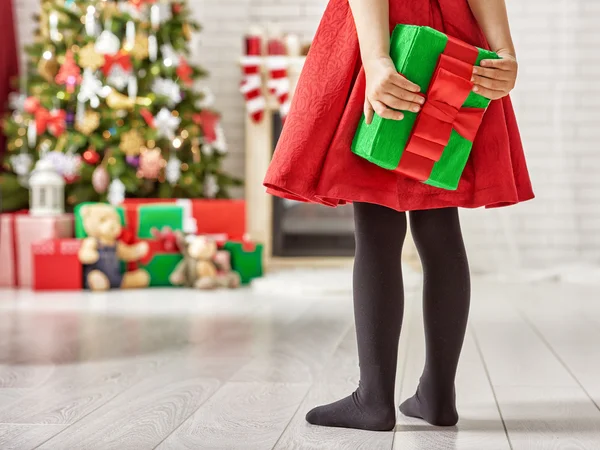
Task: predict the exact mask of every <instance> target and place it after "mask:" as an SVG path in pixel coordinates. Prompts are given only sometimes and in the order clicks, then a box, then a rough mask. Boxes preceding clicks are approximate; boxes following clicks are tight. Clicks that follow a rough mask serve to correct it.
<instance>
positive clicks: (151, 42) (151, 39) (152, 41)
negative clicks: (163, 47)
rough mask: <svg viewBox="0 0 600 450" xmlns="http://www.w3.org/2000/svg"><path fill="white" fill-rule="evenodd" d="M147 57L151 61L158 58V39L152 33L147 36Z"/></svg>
mask: <svg viewBox="0 0 600 450" xmlns="http://www.w3.org/2000/svg"><path fill="white" fill-rule="evenodd" d="M148 57H149V58H150V61H151V62H156V60H157V58H158V40H157V39H156V36H155V35H154V34H151V35H150V36H148Z"/></svg>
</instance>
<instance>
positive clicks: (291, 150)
mask: <svg viewBox="0 0 600 450" xmlns="http://www.w3.org/2000/svg"><path fill="white" fill-rule="evenodd" d="M397 24H412V25H428V26H430V27H433V28H436V29H438V30H440V31H442V32H444V33H446V34H448V35H450V36H453V37H456V38H458V39H461V40H463V41H466V42H468V43H470V44H472V45H476V46H478V47H482V48H486V49H491V50H494V51H496V52H497V53H498V55H499V56H500V58H501V59H499V60H485V61H483V62H482V63H481V66H482V67H477V68H475V69H474V70H473V78H472V82H473V90H474V91H476V92H478V93H480V94H481V95H483V96H485V97H488V98H490V99H492V100H496V101H493V102H492V103H491V105H490V107H489V109H488V111H487V112H486V114H485V116H484V120H483V123H482V125H481V127H480V129H479V133H478V135H477V138H476V140H475V142H474V145H473V150H472V153H471V157H470V159H469V162H468V164H467V167H466V168H465V171H464V173H463V176H462V179H461V182H460V185H459V187H458V189H457V190H456V191H446V190H442V189H438V188H435V187H431V186H428V185H425V184H422V183H420V182H418V181H413V180H411V179H408V178H406V177H403V176H402V175H399V174H397V173H396V172H394V171H387V170H384V169H381V168H379V167H378V166H376V165H374V164H372V163H370V162H368V161H366V160H364V159H362V158H360V157H358V156H356V155H354V154H353V153H352V152H351V150H350V147H351V143H352V139H353V137H354V133H355V131H356V127H357V125H358V122H359V120H360V119H361V115H362V113H363V111H364V114H365V116H366V120H367V122H370V121H371V119H372V117H373V114H374V113H377V114H378V115H380V116H381V117H383V118H386V119H391V120H402V119H403V113H402V111H409V110H410V111H414V112H418V111H419V109H420V107H421V104H422V100H421V97H420V96H419V95H417V94H416V93H417V92H418V91H419V87H418V86H417V85H415V84H413V83H411V82H410V81H408V80H405V79H404V78H403V77H402V76H400V75H399V74H398V73H397V72H396V70H395V68H394V65H393V63H392V61H391V59H390V57H389V40H390V31H391V30H392V29H393V28H394V27H395V26H396V25H397ZM516 77H517V61H516V56H515V50H514V47H513V42H512V39H511V35H510V30H509V26H508V18H507V14H506V6H505V3H504V0H330V1H329V5H328V6H327V10H326V11H325V15H324V17H323V20H322V21H321V24H320V26H319V29H318V31H317V34H316V36H315V39H314V43H313V46H312V48H311V51H310V54H309V55H308V58H307V60H306V65H305V67H304V70H303V72H302V77H301V79H300V81H299V83H298V87H297V90H296V94H295V97H294V100H293V104H292V109H291V112H290V114H289V116H288V118H287V121H286V124H285V127H284V130H283V133H282V136H281V138H280V140H279V143H278V147H277V150H276V152H275V154H274V157H273V161H272V163H271V166H270V168H269V171H268V173H267V176H266V179H265V186H266V187H267V189H268V192H270V193H272V194H274V195H277V196H281V197H285V198H289V199H294V200H299V201H309V202H316V203H321V204H325V205H329V206H336V205H340V204H344V203H346V202H352V203H354V212H355V225H356V232H355V234H356V258H355V265H354V316H355V323H356V335H357V341H358V356H359V362H360V364H359V365H360V383H359V387H358V389H357V390H356V391H355V392H354V393H352V395H350V396H349V397H346V398H344V399H342V400H339V401H337V402H335V403H332V404H329V405H325V406H320V407H317V408H315V409H313V410H312V411H310V412H309V413H308V414H307V416H306V420H307V421H308V422H310V423H312V424H316V425H326V426H336V427H347V428H360V429H367V430H391V429H393V428H394V426H395V422H396V417H395V406H394V387H395V386H394V383H395V377H396V363H397V355H398V339H399V335H400V329H401V325H402V314H403V306H404V305H403V285H402V275H401V274H402V272H401V267H400V254H401V252H402V245H403V242H404V237H405V233H406V228H407V220H406V215H405V212H406V211H410V214H409V218H410V222H411V229H412V232H413V237H414V240H415V243H416V245H417V249H418V251H419V255H420V257H421V260H422V263H423V269H424V299H423V309H424V318H425V337H426V344H427V351H426V363H425V368H424V370H423V374H422V376H421V379H420V383H419V387H418V389H417V392H416V393H415V395H414V396H413V397H412V398H410V399H408V400H406V401H405V402H404V403H403V404H402V405H401V406H400V411H401V412H402V413H403V414H405V415H407V416H411V417H418V418H421V419H424V420H426V421H427V422H429V423H431V424H433V425H438V426H452V425H455V424H456V423H457V421H458V414H457V411H456V405H455V397H456V396H455V390H454V380H455V375H456V368H457V365H458V360H459V356H460V351H461V348H462V344H463V338H464V334H465V330H466V325H467V317H468V312H469V302H470V276H469V267H468V262H467V255H466V253H465V248H464V244H463V239H462V234H461V229H460V223H459V217H458V209H457V208H458V207H466V208H475V207H480V206H485V207H488V208H490V207H499V206H506V205H512V204H515V203H518V202H521V201H525V200H529V199H532V198H533V191H532V188H531V183H530V180H529V175H528V172H527V166H526V163H525V158H524V155H523V148H522V145H521V140H520V137H519V131H518V129H517V124H516V121H515V116H514V113H513V109H512V105H511V101H510V99H509V97H508V93H509V92H510V91H511V90H512V89H513V87H514V85H515V81H516Z"/></svg>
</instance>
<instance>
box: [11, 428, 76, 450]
mask: <svg viewBox="0 0 600 450" xmlns="http://www.w3.org/2000/svg"><path fill="white" fill-rule="evenodd" d="M65 426H66V425H14V424H5V423H0V448H1V449H2V450H31V449H33V448H36V447H37V446H38V445H40V444H41V443H43V442H44V441H46V440H48V439H50V438H51V437H52V436H54V435H55V434H57V433H59V432H61V431H62V430H63V429H64V428H65Z"/></svg>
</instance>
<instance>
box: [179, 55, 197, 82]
mask: <svg viewBox="0 0 600 450" xmlns="http://www.w3.org/2000/svg"><path fill="white" fill-rule="evenodd" d="M175 73H177V76H178V77H179V79H180V80H181V81H183V82H184V83H185V84H186V85H188V86H191V85H192V84H193V82H194V80H192V74H193V73H194V71H193V70H192V68H191V67H190V65H189V64H188V62H187V61H186V59H185V58H184V57H183V56H181V57H180V58H179V66H178V67H177V70H176V71H175Z"/></svg>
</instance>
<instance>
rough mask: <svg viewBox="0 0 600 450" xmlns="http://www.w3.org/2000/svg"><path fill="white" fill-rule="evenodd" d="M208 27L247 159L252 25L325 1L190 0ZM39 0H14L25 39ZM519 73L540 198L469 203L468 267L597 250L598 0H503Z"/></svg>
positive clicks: (297, 27) (294, 20)
mask: <svg viewBox="0 0 600 450" xmlns="http://www.w3.org/2000/svg"><path fill="white" fill-rule="evenodd" d="M189 1H190V2H191V3H192V6H193V10H194V15H195V18H196V19H197V20H198V21H199V22H200V23H201V24H202V25H203V27H204V30H203V32H202V33H201V34H199V35H198V36H197V38H196V39H195V40H194V41H193V51H194V58H193V59H194V61H195V62H198V63H201V64H202V65H204V66H205V67H206V68H207V69H208V70H209V71H210V72H211V77H210V78H209V79H208V80H207V84H208V85H209V86H210V87H211V88H212V89H213V90H214V92H215V94H216V96H217V105H216V106H217V108H218V109H219V110H220V111H221V112H223V115H224V125H225V128H226V134H227V137H228V140H229V144H230V147H231V153H232V155H231V157H230V158H229V160H228V163H227V168H228V169H229V170H232V171H234V172H237V173H239V174H242V173H243V166H244V154H243V149H244V130H243V126H244V105H243V101H242V99H241V97H240V95H239V94H238V91H237V88H238V83H239V69H238V67H237V65H236V62H237V59H238V57H239V55H240V52H241V48H242V36H243V34H244V32H245V31H246V30H247V29H248V28H249V26H251V25H255V24H261V25H266V24H268V23H274V24H277V25H278V26H280V28H281V29H282V30H286V31H292V32H296V33H299V34H300V35H301V36H302V37H303V38H304V39H310V37H311V36H312V35H313V33H314V31H315V30H316V27H317V25H318V21H319V19H320V16H321V14H322V12H323V10H324V7H325V5H326V3H327V0H220V1H216V2H214V1H208V0H189ZM38 2H39V0H18V1H15V2H14V3H15V4H16V9H17V14H18V17H19V32H20V38H21V42H26V41H27V39H28V37H29V36H30V35H31V30H32V26H33V25H32V23H31V20H30V15H31V13H32V12H33V11H34V10H35V9H36V8H37V5H38ZM507 4H508V7H509V13H510V16H511V23H512V29H513V34H514V38H515V41H516V45H517V50H518V53H519V60H520V64H521V75H520V80H519V84H518V87H517V90H516V92H515V94H514V95H513V100H514V103H515V107H516V109H517V114H518V118H519V122H520V126H521V131H522V134H523V139H524V142H525V147H526V152H527V156H528V160H529V166H530V171H531V175H532V178H533V182H534V187H535V190H536V194H537V199H536V200H535V201H534V202H530V203H527V204H524V205H519V206H516V207H512V208H507V209H503V210H498V211H487V212H485V213H483V212H481V211H465V212H464V214H463V224H464V228H465V234H466V238H467V242H468V245H469V247H470V250H471V258H472V263H473V266H474V268H476V269H477V268H481V269H484V268H496V267H498V266H503V267H505V268H506V267H507V266H509V265H516V264H519V263H522V264H524V265H527V266H531V265H538V264H542V265H550V264H554V263H558V262H564V261H565V260H566V259H568V260H573V259H576V258H579V257H584V258H587V259H593V260H599V259H600V233H599V232H598V231H599V229H600V177H599V176H598V174H599V173H600V145H599V144H597V142H598V138H600V132H599V131H598V130H599V129H600V109H599V108H598V105H599V104H600V84H599V83H598V82H597V80H598V78H599V77H600V52H598V45H599V44H600V31H599V29H598V28H597V26H596V24H597V23H598V21H600V2H599V1H598V0H529V1H527V2H524V1H522V0H507Z"/></svg>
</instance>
